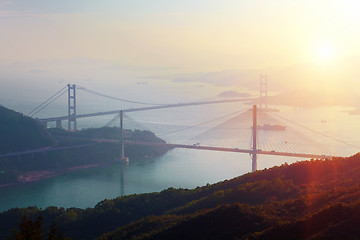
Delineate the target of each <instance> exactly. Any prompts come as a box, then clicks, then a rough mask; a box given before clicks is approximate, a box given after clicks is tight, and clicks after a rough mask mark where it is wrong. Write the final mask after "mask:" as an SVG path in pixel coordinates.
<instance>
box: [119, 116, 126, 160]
mask: <svg viewBox="0 0 360 240" xmlns="http://www.w3.org/2000/svg"><path fill="white" fill-rule="evenodd" d="M123 124H124V113H123V110H121V111H120V144H121V149H120V151H121V153H120V160H121V161H123V160H125V147H124V125H123Z"/></svg>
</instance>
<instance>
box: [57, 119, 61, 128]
mask: <svg viewBox="0 0 360 240" xmlns="http://www.w3.org/2000/svg"><path fill="white" fill-rule="evenodd" d="M56 128H62V124H61V120H56Z"/></svg>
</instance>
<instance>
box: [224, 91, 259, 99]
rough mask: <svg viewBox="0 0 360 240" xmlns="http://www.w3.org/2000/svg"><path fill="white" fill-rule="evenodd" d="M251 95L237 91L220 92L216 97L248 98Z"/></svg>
mask: <svg viewBox="0 0 360 240" xmlns="http://www.w3.org/2000/svg"><path fill="white" fill-rule="evenodd" d="M251 96H252V95H251V94H250V93H243V92H241V93H240V92H237V91H224V92H221V93H220V94H219V95H218V97H222V98H250V97H251Z"/></svg>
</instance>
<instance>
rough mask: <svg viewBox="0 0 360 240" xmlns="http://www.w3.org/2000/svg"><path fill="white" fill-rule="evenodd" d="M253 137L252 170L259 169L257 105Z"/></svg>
mask: <svg viewBox="0 0 360 240" xmlns="http://www.w3.org/2000/svg"><path fill="white" fill-rule="evenodd" d="M252 130H253V131H252V138H253V144H252V145H253V146H252V154H251V156H252V172H255V171H256V170H257V157H258V156H257V142H256V141H257V109H256V105H254V106H253V127H252Z"/></svg>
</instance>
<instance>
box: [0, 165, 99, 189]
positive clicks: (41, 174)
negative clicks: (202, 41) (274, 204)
mask: <svg viewBox="0 0 360 240" xmlns="http://www.w3.org/2000/svg"><path fill="white" fill-rule="evenodd" d="M100 166H101V164H99V163H95V164H87V165H80V166H74V167H70V168H66V169H61V170H53V171H50V170H42V171H29V172H24V173H22V174H21V175H19V176H18V180H17V181H16V182H11V183H5V184H0V188H5V187H11V186H17V185H23V184H30V183H35V182H39V181H42V180H45V179H49V178H52V177H56V176H59V175H62V174H66V173H70V172H75V171H77V170H81V169H87V168H95V167H100Z"/></svg>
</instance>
